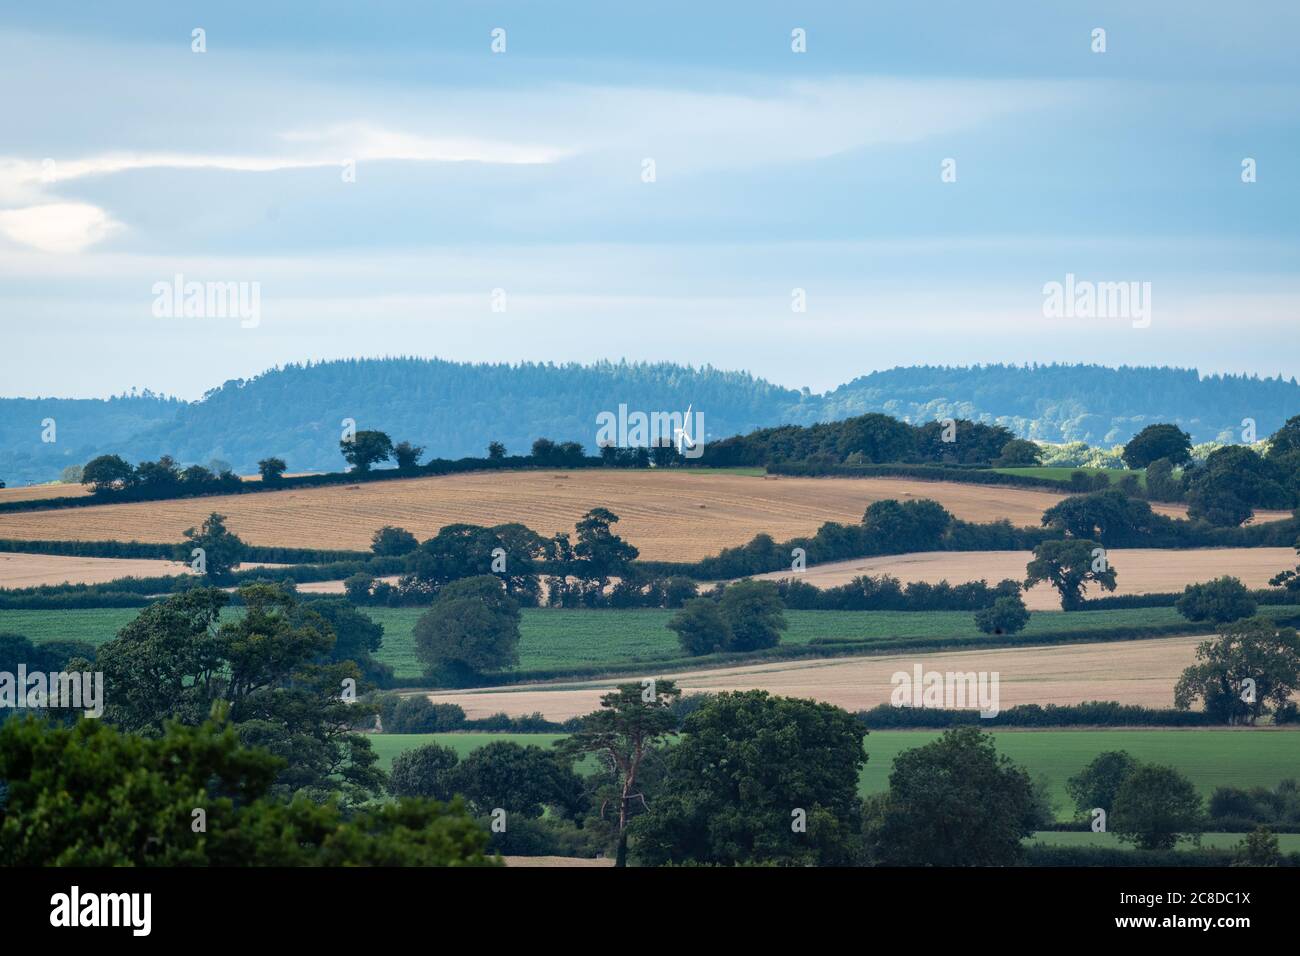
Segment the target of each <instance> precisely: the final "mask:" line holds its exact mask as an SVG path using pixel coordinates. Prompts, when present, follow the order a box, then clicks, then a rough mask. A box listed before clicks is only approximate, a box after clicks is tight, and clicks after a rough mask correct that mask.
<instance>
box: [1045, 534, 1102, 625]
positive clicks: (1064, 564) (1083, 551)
mask: <svg viewBox="0 0 1300 956" xmlns="http://www.w3.org/2000/svg"><path fill="white" fill-rule="evenodd" d="M1102 550H1103V549H1102V548H1101V545H1099V544H1098V543H1097V542H1096V541H1088V540H1083V539H1080V538H1069V539H1067V540H1064V541H1044V542H1043V543H1042V544H1040V545H1039V546H1038V547H1036V548H1034V558H1033V560H1032V561H1030V562H1029V564H1028V565H1027V566H1026V567H1025V574H1026V577H1025V590H1028V589H1029V588H1032V587H1033V586H1034V585H1035V584H1038V583H1039V582H1040V581H1047V582H1048V583H1050V584H1051V585H1052V587H1054V588H1056V590H1057V591H1059V592H1060V593H1061V607H1062V608H1063V609H1064V610H1067V611H1074V610H1078V609H1079V608H1080V607H1081V606H1082V605H1083V591H1084V588H1085V587H1086V586H1087V585H1088V584H1089V583H1095V584H1097V585H1098V586H1100V587H1101V588H1102V589H1103V590H1106V591H1113V590H1115V587H1116V584H1115V578H1116V573H1115V569H1114V568H1113V567H1111V565H1110V562H1109V561H1107V560H1105V554H1104V553H1101V554H1096V555H1094V553H1093V552H1094V551H1102Z"/></svg>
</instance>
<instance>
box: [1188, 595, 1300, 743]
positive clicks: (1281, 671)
mask: <svg viewBox="0 0 1300 956" xmlns="http://www.w3.org/2000/svg"><path fill="white" fill-rule="evenodd" d="M1218 632H1219V638H1218V640H1211V641H1204V642H1203V643H1201V644H1200V646H1198V647H1197V648H1196V660H1197V663H1196V664H1193V665H1192V666H1191V667H1189V668H1187V670H1185V671H1183V676H1182V677H1180V678H1179V679H1178V683H1177V684H1176V685H1175V687H1174V706H1175V707H1177V708H1178V709H1179V710H1188V709H1189V708H1190V707H1191V706H1192V704H1193V703H1194V702H1195V701H1197V700H1201V701H1203V702H1204V705H1205V712H1206V713H1207V714H1209V715H1211V716H1213V717H1215V718H1217V719H1219V720H1222V721H1223V722H1225V723H1228V724H1237V723H1244V724H1250V725H1253V724H1254V723H1255V722H1256V721H1257V720H1258V719H1259V718H1260V717H1261V716H1263V715H1264V714H1266V713H1268V709H1269V705H1272V707H1273V708H1281V707H1284V706H1285V705H1286V704H1287V703H1288V702H1289V701H1290V699H1291V695H1292V694H1294V693H1295V692H1296V691H1297V690H1300V637H1298V636H1297V635H1296V631H1295V628H1291V627H1280V626H1279V625H1277V624H1276V623H1274V622H1273V621H1271V620H1269V619H1268V618H1264V617H1252V618H1247V619H1246V620H1244V621H1236V622H1235V623H1232V624H1223V625H1220V626H1219V629H1218ZM1248 682H1249V683H1248Z"/></svg>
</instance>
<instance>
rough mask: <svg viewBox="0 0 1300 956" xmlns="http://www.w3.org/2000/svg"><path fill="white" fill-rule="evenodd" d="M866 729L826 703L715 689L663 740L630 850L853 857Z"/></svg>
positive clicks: (829, 861)
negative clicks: (657, 781) (660, 761)
mask: <svg viewBox="0 0 1300 956" xmlns="http://www.w3.org/2000/svg"><path fill="white" fill-rule="evenodd" d="M866 733H867V731H866V728H865V727H864V726H863V725H862V723H861V722H860V721H859V720H857V718H855V717H854V716H853V715H852V714H849V713H848V712H846V711H844V710H841V709H840V708H838V707H833V706H831V705H830V704H822V703H817V702H815V701H811V700H799V699H795V698H791V697H773V696H772V695H770V694H768V693H767V692H766V691H760V690H754V691H745V692H741V693H723V694H718V695H717V696H716V697H714V698H712V699H711V700H709V701H708V702H706V703H705V704H704V705H703V706H702V707H700V708H699V709H698V710H696V711H695V712H694V713H692V714H690V715H689V716H688V717H687V718H686V719H685V721H684V723H683V725H682V735H681V738H680V740H679V742H678V743H677V744H675V745H673V746H671V747H668V748H666V754H665V759H666V768H665V774H664V781H663V784H662V785H661V787H660V789H659V792H658V793H657V794H656V795H655V797H654V799H653V800H652V801H651V802H650V806H649V808H648V809H647V811H646V812H645V813H643V814H642V815H641V816H639V817H637V818H636V819H635V820H634V821H633V822H632V824H631V827H630V833H631V838H632V852H633V854H634V855H635V857H637V858H638V859H639V860H641V861H642V862H644V863H649V864H663V863H669V862H674V863H685V862H695V863H712V864H720V865H724V866H727V865H736V864H748V863H780V864H791V865H809V864H819V865H843V864H849V863H852V862H853V861H854V860H856V859H857V858H858V856H859V847H860V840H859V837H858V834H859V830H860V826H861V807H860V804H859V801H858V795H857V790H858V775H859V773H860V772H861V770H862V766H863V764H864V763H866V759H867V757H866V753H865V752H864V751H863V746H862V743H863V739H864V738H865V736H866Z"/></svg>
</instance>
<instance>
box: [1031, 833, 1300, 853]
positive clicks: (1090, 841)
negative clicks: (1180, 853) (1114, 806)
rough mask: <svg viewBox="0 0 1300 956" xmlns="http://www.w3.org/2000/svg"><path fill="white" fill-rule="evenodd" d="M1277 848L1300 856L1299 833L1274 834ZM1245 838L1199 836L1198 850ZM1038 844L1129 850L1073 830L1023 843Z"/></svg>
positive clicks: (1111, 839) (1182, 845) (1187, 844)
mask: <svg viewBox="0 0 1300 956" xmlns="http://www.w3.org/2000/svg"><path fill="white" fill-rule="evenodd" d="M1275 836H1276V837H1277V843H1278V848H1279V849H1280V850H1281V851H1282V852H1283V853H1300V833H1278V834H1275ZM1244 837H1245V834H1244V833H1202V834H1201V847H1202V848H1203V849H1206V850H1231V849H1234V848H1235V847H1236V846H1237V844H1238V843H1240V842H1241V841H1242V839H1243V838H1244ZM1025 842H1026V843H1042V844H1043V845H1045V846H1097V847H1109V848H1111V849H1120V850H1127V849H1131V848H1132V846H1131V844H1128V843H1123V842H1121V841H1120V839H1119V837H1117V836H1115V834H1113V833H1093V832H1092V831H1091V830H1087V831H1083V832H1078V831H1074V830H1040V831H1039V832H1037V833H1035V834H1034V835H1033V836H1032V837H1030V838H1029V839H1028V840H1026V841H1025ZM1195 845H1196V844H1194V843H1193V842H1192V841H1191V840H1190V839H1184V840H1180V841H1178V849H1180V850H1190V849H1193V848H1194V847H1195Z"/></svg>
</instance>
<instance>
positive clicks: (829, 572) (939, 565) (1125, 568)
mask: <svg viewBox="0 0 1300 956" xmlns="http://www.w3.org/2000/svg"><path fill="white" fill-rule="evenodd" d="M1031 557H1033V555H1032V554H1031V552H1029V551H921V552H916V553H913V554H899V555H886V556H883V557H879V558H858V559H855V560H851V561H835V562H833V563H830V564H822V565H814V566H811V567H809V568H808V569H807V570H806V571H803V572H801V573H800V574H798V575H792V574H791V573H790V572H788V571H777V572H773V573H772V574H760V575H756V577H759V578H767V579H769V580H773V581H775V580H780V579H781V578H789V577H798V578H799V579H800V580H802V581H806V582H807V583H809V584H812V585H815V586H816V587H819V588H828V587H836V586H838V585H841V584H848V583H849V582H850V581H852V580H853V579H854V578H855V577H858V576H859V575H863V574H870V575H874V576H880V575H882V574H888V575H892V576H893V577H896V578H898V580H900V581H902V582H903V583H904V584H906V583H909V582H912V581H924V582H926V583H928V584H937V583H939V582H940V581H944V580H946V581H947V582H948V583H949V584H961V583H962V582H965V581H978V580H980V579H981V578H982V579H984V580H985V581H988V582H989V584H996V583H997V582H998V581H1001V580H1002V579H1003V578H1011V579H1013V580H1018V581H1019V580H1023V579H1024V577H1025V565H1026V564H1028V563H1029V560H1030V558H1031ZM1108 557H1109V559H1110V563H1111V566H1112V567H1114V568H1115V571H1116V574H1117V577H1116V582H1115V583H1116V584H1117V585H1118V587H1117V588H1116V589H1115V590H1114V591H1101V590H1100V589H1098V588H1095V587H1094V588H1091V589H1090V590H1089V591H1088V594H1087V596H1088V597H1090V598H1091V597H1102V596H1105V595H1107V594H1152V593H1167V592H1171V591H1181V590H1182V589H1183V588H1184V587H1185V586H1186V585H1188V584H1196V583H1198V582H1201V581H1209V580H1212V579H1214V578H1217V577H1221V576H1223V575H1225V574H1230V575H1233V576H1234V577H1238V578H1240V579H1241V580H1242V582H1243V583H1244V584H1245V585H1246V586H1247V587H1251V588H1264V587H1268V581H1269V578H1271V577H1273V575H1275V574H1277V573H1278V572H1279V571H1281V570H1283V569H1285V568H1289V567H1294V566H1295V563H1296V556H1295V551H1294V549H1292V548H1198V549H1195V550H1189V551H1164V550H1156V549H1150V548H1116V549H1114V550H1112V551H1110V552H1108ZM1025 604H1026V606H1028V608H1029V609H1030V610H1031V611H1058V610H1060V608H1061V597H1060V595H1059V594H1058V593H1057V592H1056V590H1055V589H1053V588H1052V587H1050V586H1049V585H1047V584H1039V585H1036V586H1035V587H1034V588H1032V589H1031V590H1030V591H1029V592H1028V593H1027V594H1026V595H1025Z"/></svg>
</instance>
